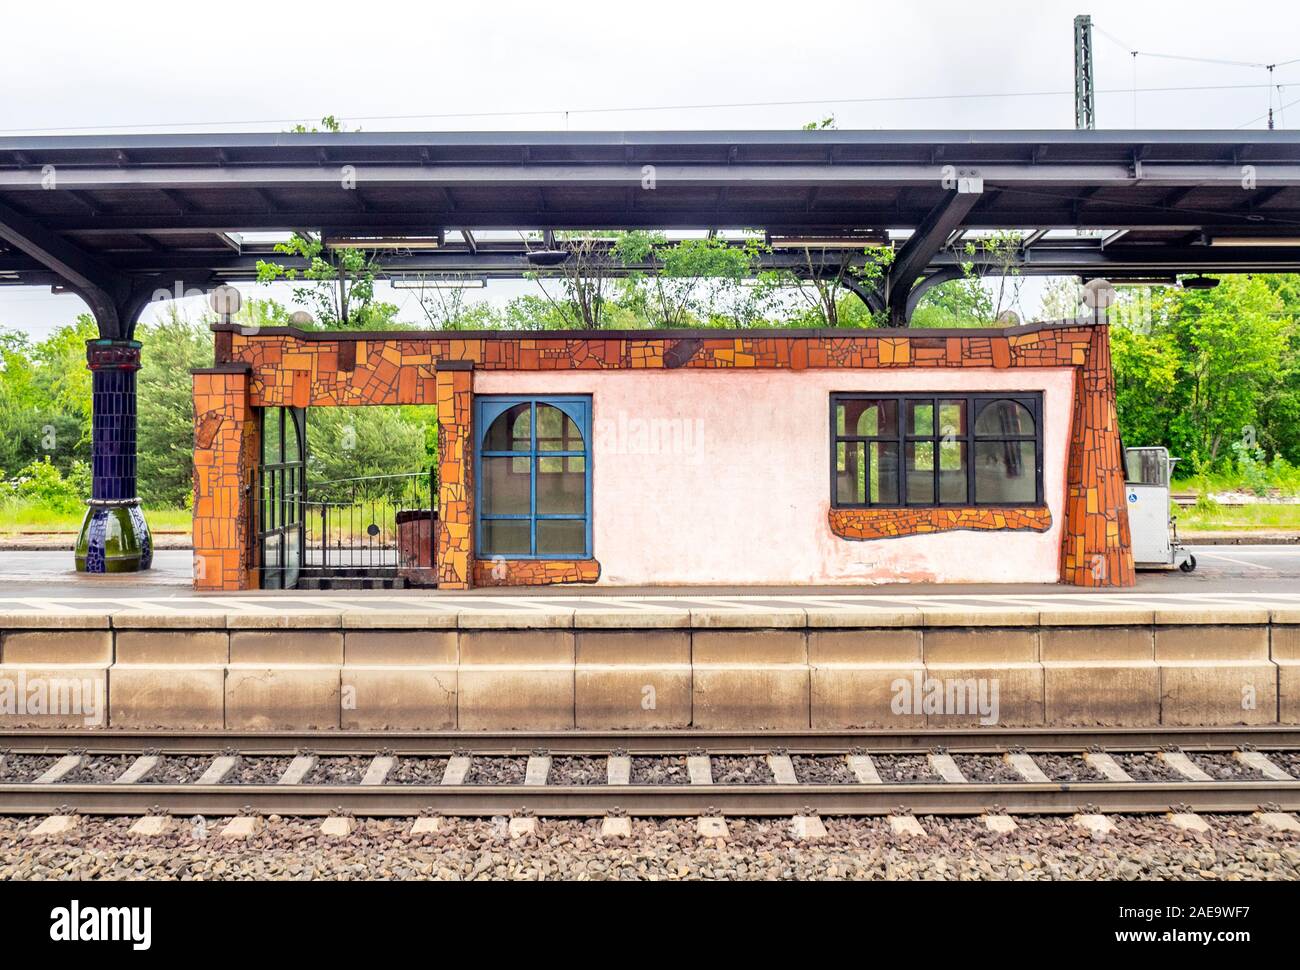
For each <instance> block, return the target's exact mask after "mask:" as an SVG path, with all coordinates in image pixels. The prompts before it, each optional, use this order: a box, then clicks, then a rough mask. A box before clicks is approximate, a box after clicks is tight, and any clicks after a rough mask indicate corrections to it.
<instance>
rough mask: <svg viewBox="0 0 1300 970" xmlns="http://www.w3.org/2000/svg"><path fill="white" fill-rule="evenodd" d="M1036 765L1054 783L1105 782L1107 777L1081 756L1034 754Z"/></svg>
mask: <svg viewBox="0 0 1300 970" xmlns="http://www.w3.org/2000/svg"><path fill="white" fill-rule="evenodd" d="M1033 759H1034V763H1035V764H1036V765H1038V767H1039V768H1041V769H1042V771H1043V774H1045V775H1046V776H1047V777H1048V778H1050V779H1052V781H1105V780H1106V776H1105V775H1103V774H1102V773H1101V772H1100V771H1098V770H1097V769H1096V768H1094V767H1093V766H1092V765H1090V764H1088V761H1087V759H1086V758H1084V756H1083V755H1081V754H1043V753H1041V752H1034V755H1033Z"/></svg>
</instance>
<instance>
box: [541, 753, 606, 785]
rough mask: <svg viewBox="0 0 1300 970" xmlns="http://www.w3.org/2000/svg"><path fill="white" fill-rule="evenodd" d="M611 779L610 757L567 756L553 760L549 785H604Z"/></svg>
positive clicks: (548, 779) (548, 777) (547, 780)
mask: <svg viewBox="0 0 1300 970" xmlns="http://www.w3.org/2000/svg"><path fill="white" fill-rule="evenodd" d="M608 780H609V759H608V758H581V757H565V758H554V759H552V761H551V773H550V775H548V776H547V779H546V783H547V784H548V785H603V784H605V782H606V781H608Z"/></svg>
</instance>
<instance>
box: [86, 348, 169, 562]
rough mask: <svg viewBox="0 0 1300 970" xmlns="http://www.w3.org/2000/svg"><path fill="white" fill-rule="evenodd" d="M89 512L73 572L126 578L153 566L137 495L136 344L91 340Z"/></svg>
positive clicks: (88, 364) (89, 357)
mask: <svg viewBox="0 0 1300 970" xmlns="http://www.w3.org/2000/svg"><path fill="white" fill-rule="evenodd" d="M86 361H87V366H88V367H89V368H90V372H91V381H92V416H91V468H92V471H93V480H92V484H91V498H90V508H89V509H87V510H86V517H85V519H84V520H83V522H82V525H81V533H80V535H78V536H77V546H76V563H77V570H78V572H87V573H131V572H136V571H138V570H142V569H148V568H149V567H150V566H151V565H152V564H153V539H152V537H151V536H150V534H149V526H148V525H147V524H146V522H145V520H144V513H143V512H142V511H141V510H140V499H139V498H138V497H137V496H136V493H135V492H136V478H135V471H136V449H135V430H136V422H135V375H136V371H138V370H139V369H140V343H139V341H136V340H91V341H87V343H86Z"/></svg>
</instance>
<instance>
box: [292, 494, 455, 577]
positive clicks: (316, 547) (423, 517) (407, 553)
mask: <svg viewBox="0 0 1300 970" xmlns="http://www.w3.org/2000/svg"><path fill="white" fill-rule="evenodd" d="M434 482H435V475H434V473H433V471H432V470H430V471H427V472H409V473H404V474H396V475H370V476H365V477H360V478H345V479H340V480H338V481H332V482H313V483H312V486H311V491H310V494H309V496H308V498H307V501H306V503H305V509H306V541H305V543H304V547H303V548H304V553H305V563H304V564H305V565H306V567H307V568H308V570H309V572H310V574H311V575H312V577H313V579H315V578H316V577H320V578H321V579H322V580H325V581H326V583H327V584H328V587H330V588H332V587H336V586H341V585H345V584H344V583H343V582H342V580H344V579H355V580H373V581H380V580H393V581H396V580H397V579H398V578H399V576H401V575H402V574H404V573H405V574H406V578H413V576H415V575H417V574H416V573H415V572H414V571H418V570H428V569H430V568H431V567H432V565H433V536H434V534H435V529H434V525H435V520H436V512H435V511H434V502H433V496H434V495H435V494H436V491H437V490H436V487H435V484H434Z"/></svg>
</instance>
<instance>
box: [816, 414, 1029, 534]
mask: <svg viewBox="0 0 1300 970" xmlns="http://www.w3.org/2000/svg"><path fill="white" fill-rule="evenodd" d="M1042 407H1043V400H1042V394H1039V393H1025V392H1016V393H1006V394H999V393H981V394H952V393H942V392H932V393H909V394H870V393H861V394H832V395H831V504H832V505H833V506H834V507H835V508H927V507H935V506H945V505H993V506H1021V505H1041V504H1042V501H1043V462H1042V453H1043V438H1042Z"/></svg>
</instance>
